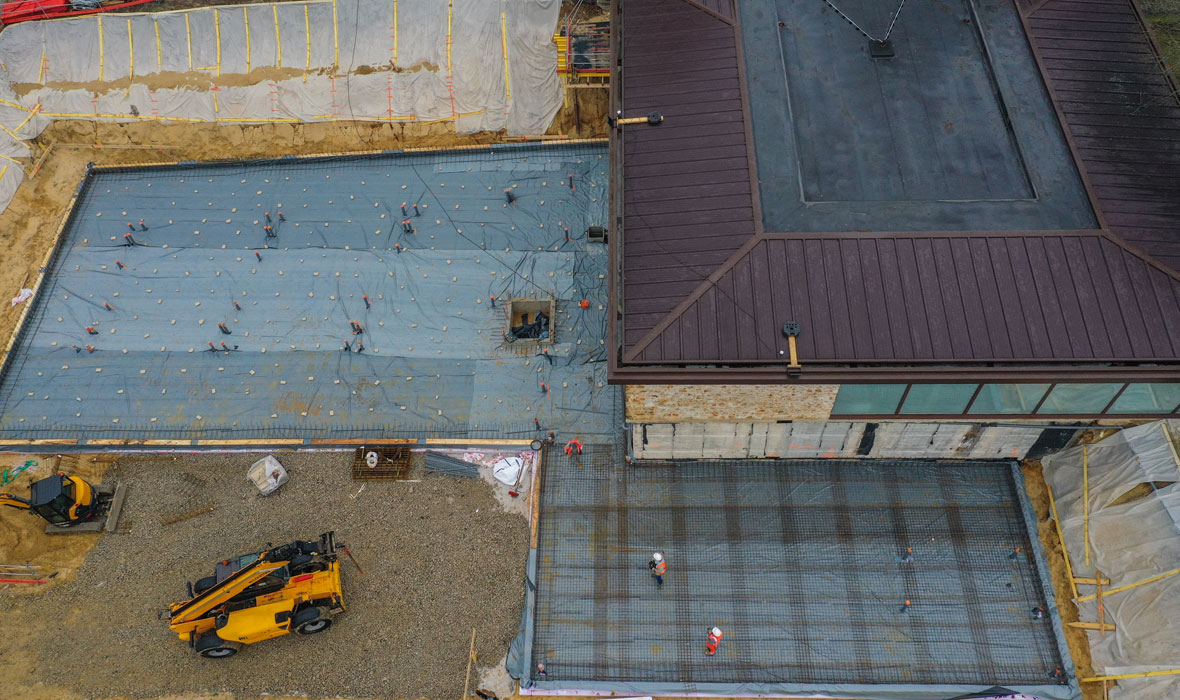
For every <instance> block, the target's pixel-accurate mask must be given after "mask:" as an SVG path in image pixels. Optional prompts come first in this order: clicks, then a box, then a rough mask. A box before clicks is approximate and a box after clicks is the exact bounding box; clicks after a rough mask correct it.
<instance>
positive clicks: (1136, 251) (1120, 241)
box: [1100, 230, 1180, 282]
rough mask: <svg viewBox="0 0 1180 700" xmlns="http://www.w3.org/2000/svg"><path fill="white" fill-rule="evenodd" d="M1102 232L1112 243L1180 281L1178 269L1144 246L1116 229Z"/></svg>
mask: <svg viewBox="0 0 1180 700" xmlns="http://www.w3.org/2000/svg"><path fill="white" fill-rule="evenodd" d="M1100 233H1101V234H1102V237H1103V238H1105V239H1106V240H1108V241H1110V242H1111V243H1114V244H1115V245H1117V246H1118V247H1120V248H1122V249H1123V250H1125V251H1127V252H1128V253H1130V254H1131V255H1133V256H1135V257H1137V258H1139V259H1140V260H1142V261H1143V262H1144V263H1146V264H1148V265H1150V266H1151V267H1154V268H1155V269H1157V270H1159V271H1160V272H1162V273H1164V274H1165V275H1167V276H1168V277H1171V278H1172V279H1173V280H1175V281H1177V282H1180V272H1177V271H1176V270H1173V269H1172V268H1170V267H1168V266H1167V265H1165V264H1163V263H1162V262H1160V261H1159V260H1156V259H1155V256H1154V255H1151V254H1150V253H1148V252H1147V251H1145V250H1143V249H1142V248H1140V247H1139V246H1137V245H1135V244H1134V243H1131V242H1130V241H1128V240H1127V239H1125V238H1123V237H1122V236H1120V235H1118V234H1117V233H1115V232H1114V231H1110V230H1104V231H1101V232H1100Z"/></svg>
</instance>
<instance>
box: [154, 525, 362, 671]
mask: <svg viewBox="0 0 1180 700" xmlns="http://www.w3.org/2000/svg"><path fill="white" fill-rule="evenodd" d="M268 546H269V545H268ZM188 592H189V598H188V600H185V601H182V602H179V603H173V604H172V605H170V606H169V608H168V612H169V614H170V618H171V619H170V621H169V626H170V627H171V628H172V631H173V632H175V633H176V634H177V635H178V636H179V637H180V638H181V640H183V641H187V642H188V643H189V645H190V646H191V647H192V648H193V649H194V650H195V651H196V652H197V653H198V654H200V655H201V656H203V657H205V658H208V659H219V658H224V657H227V656H233V655H234V654H236V653H237V652H238V650H240V649H241V648H242V645H244V644H254V643H255V642H261V641H264V640H267V639H270V638H272V637H278V636H281V635H284V634H290V633H291V631H292V630H294V631H295V632H298V633H299V634H316V633H317V632H323V631H324V630H326V629H328V627H330V626H331V625H332V616H333V615H335V614H337V613H341V612H344V595H343V593H342V591H341V588H340V562H339V561H337V557H336V540H335V533H332V532H327V533H324V534H323V535H320V541H319V542H308V541H302V540H299V541H295V542H292V543H291V544H286V545H282V546H280V547H275V548H273V549H269V550H267V551H265V552H259V553H255V554H244V555H242V556H240V557H235V558H233V559H226V560H224V561H221V562H219V563H218V564H217V565H216V566H215V569H214V573H213V575H212V576H207V577H205V578H202V579H200V580H198V581H197V582H196V583H195V584H194V583H189V584H188Z"/></svg>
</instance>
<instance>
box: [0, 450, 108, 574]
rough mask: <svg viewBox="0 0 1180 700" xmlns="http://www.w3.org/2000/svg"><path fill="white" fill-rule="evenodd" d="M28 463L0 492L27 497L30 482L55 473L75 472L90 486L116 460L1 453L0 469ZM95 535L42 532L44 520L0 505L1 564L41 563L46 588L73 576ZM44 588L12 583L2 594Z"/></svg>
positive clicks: (96, 456) (100, 456)
mask: <svg viewBox="0 0 1180 700" xmlns="http://www.w3.org/2000/svg"><path fill="white" fill-rule="evenodd" d="M29 460H32V461H33V462H35V464H34V465H33V466H31V467H30V468H29V469H27V470H26V471H24V472H21V473H20V474H18V475H17V476H16V478H15V480H14V481H11V482H9V483H8V484H5V485H4V486H0V491H3V492H5V493H11V494H13V495H14V496H19V497H21V498H28V495H29V490H28V489H29V484H31V483H32V482H34V481H37V480H38V479H43V478H45V477H47V476H49V475H51V474H53V473H55V472H59V471H60V472H62V473H64V474H68V475H70V476H80V477H82V478H83V479H85V480H86V481H87V482H89V483H91V484H101V483H103V481H104V480H103V472H105V471H106V469H107V467H109V466H110V465H111V463H113V462H114V461H115V455H110V454H84V455H67V456H64V457H63V456H62V455H52V454H47V455H12V454H7V455H0V470H4V469H7V470H9V472H10V473H14V470H15V469H17V468H20V467H21V466H23V465H24V464H26V463H27V462H28V461H29ZM98 538H99V535H98V534H81V535H73V534H70V535H47V534H45V521H44V520H42V519H41V518H39V517H37V516H35V515H33V514H32V513H30V512H29V511H26V510H17V509H16V508H0V563H3V564H29V565H32V566H40V567H41V573H42V575H43V576H45V577H49V578H48V579H47V580H48V582H49V583H48V584H46V587H53V586H59V585H62V584H63V583H66V582H67V581H70V580H72V579H73V578H74V573H75V572H76V571H77V569H78V567H79V566H81V564H82V560H83V559H85V558H86V553H87V552H89V551H90V548H91V547H93V546H94V543H95V542H97V541H98ZM44 588H45V587H41V586H35V585H15V584H14V585H12V586H11V587H10V588H8V589H7V590H6V591H5V592H4V595H15V596H20V595H28V594H33V593H40V592H43V590H44Z"/></svg>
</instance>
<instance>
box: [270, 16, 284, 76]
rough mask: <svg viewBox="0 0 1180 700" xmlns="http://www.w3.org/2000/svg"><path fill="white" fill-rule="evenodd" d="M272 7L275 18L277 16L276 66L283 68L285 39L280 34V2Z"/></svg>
mask: <svg viewBox="0 0 1180 700" xmlns="http://www.w3.org/2000/svg"><path fill="white" fill-rule="evenodd" d="M270 9H271V10H272V11H273V12H274V18H275V66H276V67H278V68H282V67H283V39H282V37H280V36H279V6H278V3H275V4H273V5H271V6H270Z"/></svg>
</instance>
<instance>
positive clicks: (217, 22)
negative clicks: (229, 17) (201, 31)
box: [213, 7, 221, 77]
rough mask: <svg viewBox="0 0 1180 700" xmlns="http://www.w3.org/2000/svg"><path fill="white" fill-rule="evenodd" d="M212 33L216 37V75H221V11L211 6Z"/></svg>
mask: <svg viewBox="0 0 1180 700" xmlns="http://www.w3.org/2000/svg"><path fill="white" fill-rule="evenodd" d="M213 34H214V36H215V37H216V39H217V75H218V77H220V76H221V13H219V12H218V11H217V8H216V7H214V8H213Z"/></svg>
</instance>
